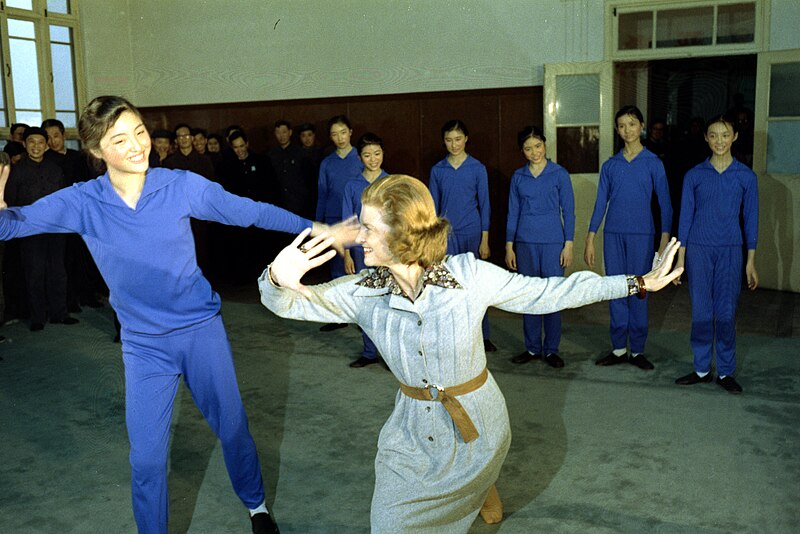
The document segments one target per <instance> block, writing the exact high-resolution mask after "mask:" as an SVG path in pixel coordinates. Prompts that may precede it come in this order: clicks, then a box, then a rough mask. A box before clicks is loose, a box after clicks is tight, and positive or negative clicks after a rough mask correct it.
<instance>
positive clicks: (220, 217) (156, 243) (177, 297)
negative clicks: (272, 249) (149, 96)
mask: <svg viewBox="0 0 800 534" xmlns="http://www.w3.org/2000/svg"><path fill="white" fill-rule="evenodd" d="M79 132H80V136H81V142H82V143H83V146H84V148H85V149H86V150H87V151H88V152H89V153H90V154H91V155H92V156H93V157H95V158H97V159H99V160H102V161H103V162H104V163H105V165H106V167H107V168H108V171H107V172H106V173H105V174H103V175H102V176H100V177H98V178H96V179H94V180H89V181H87V182H83V183H78V184H75V185H73V186H72V187H68V188H65V189H61V190H59V191H57V192H55V193H53V194H51V195H48V196H46V197H44V198H42V199H41V200H39V201H38V202H35V203H34V204H32V205H30V206H25V207H21V208H13V207H12V208H8V209H2V210H0V239H3V240H6V239H13V238H15V237H24V236H29V235H36V234H42V233H77V234H79V235H80V236H81V237H82V238H83V240H84V241H85V242H86V245H87V246H88V248H89V250H90V251H91V253H92V256H93V257H94V260H95V262H96V263H97V266H98V268H99V269H100V272H101V273H102V275H103V278H104V279H105V281H106V283H107V284H108V287H109V290H110V294H109V301H110V303H111V305H112V306H113V308H114V310H115V311H116V312H117V314H118V315H119V320H120V322H121V323H122V332H121V337H122V353H123V361H124V365H125V420H126V425H127V429H128V438H129V440H130V447H131V449H130V463H131V485H132V497H133V514H134V517H135V519H136V523H137V526H138V528H139V532H140V533H147V534H149V533H166V532H167V508H168V502H169V498H168V496H167V455H168V445H169V434H170V432H169V430H170V420H171V418H172V409H173V403H174V399H175V392H176V391H177V388H178V384H179V382H180V379H181V377H183V379H184V381H185V382H186V385H187V386H188V388H189V390H190V391H191V393H192V398H193V399H194V401H195V403H196V404H197V406H198V408H199V409H200V411H201V412H202V413H203V416H204V417H205V418H206V421H208V424H209V426H211V428H212V429H213V430H214V433H215V434H216V435H217V437H218V438H219V439H220V442H221V444H222V452H223V456H224V458H225V465H226V466H227V468H228V474H229V476H230V479H231V483H232V484H233V488H234V490H235V491H236V494H237V495H238V496H239V498H240V499H241V501H242V503H244V505H245V506H246V507H247V508H249V509H250V515H251V521H252V526H253V531H254V532H277V526H275V523H274V521H273V520H272V518H271V517H270V515H269V514H268V512H267V509H266V506H265V501H264V484H263V482H262V479H261V465H260V463H259V460H258V453H257V451H256V446H255V443H254V441H253V438H252V436H251V435H250V431H249V429H248V424H247V416H246V414H245V411H244V407H243V405H242V401H241V398H240V395H239V388H238V385H237V383H236V373H235V370H234V365H233V358H232V354H231V348H230V345H229V343H228V338H227V335H226V333H225V328H224V326H223V323H222V318H221V316H220V299H219V295H218V294H217V293H216V292H214V290H213V289H211V286H210V285H209V283H208V281H207V280H206V279H205V278H204V277H203V274H202V272H201V271H200V269H199V268H198V266H197V260H196V258H195V246H194V240H193V238H192V233H191V227H190V218H195V219H199V220H205V221H214V222H219V223H222V224H232V225H237V226H251V225H253V226H257V227H259V228H264V229H269V230H278V231H283V232H299V231H303V230H304V229H309V228H313V230H312V232H313V233H318V232H320V231H321V229H324V228H325V225H319V224H318V223H311V222H310V221H308V220H305V219H302V218H301V217H298V216H297V215H294V214H292V213H289V212H287V211H285V210H282V209H280V208H277V207H275V206H272V205H270V204H264V203H259V202H254V201H252V200H249V199H245V198H241V197H237V196H234V195H231V194H229V193H227V192H225V190H224V189H223V188H222V187H221V186H220V185H219V184H217V183H214V182H210V181H208V180H206V179H205V178H203V177H201V176H199V175H197V174H194V173H191V172H188V171H182V170H168V169H163V168H155V169H150V168H148V167H149V165H148V156H149V154H150V149H151V141H150V136H149V134H148V132H147V129H146V128H145V125H144V122H143V120H142V117H141V115H140V113H139V111H138V110H137V109H136V108H135V107H134V106H133V105H132V104H130V103H129V102H128V101H126V100H124V99H123V98H120V97H115V96H103V97H98V98H95V99H94V100H92V102H90V103H89V105H88V106H87V108H86V109H85V110H84V112H83V114H82V115H81V118H80V122H79ZM7 179H8V167H3V168H2V171H1V172H0V208H5V207H6V206H5V202H4V191H5V186H6V181H7ZM312 224H313V226H312ZM334 231H335V232H336V233H337V235H338V236H339V237H340V238H342V239H344V240H345V241H347V238H346V237H345V234H346V231H344V230H343V227H342V226H339V227H337V228H336V229H335V230H334Z"/></svg>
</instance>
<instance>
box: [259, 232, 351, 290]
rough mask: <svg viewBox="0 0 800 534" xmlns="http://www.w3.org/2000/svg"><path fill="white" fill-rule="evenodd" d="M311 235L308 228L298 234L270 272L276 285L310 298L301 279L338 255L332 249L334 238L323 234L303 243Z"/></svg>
mask: <svg viewBox="0 0 800 534" xmlns="http://www.w3.org/2000/svg"><path fill="white" fill-rule="evenodd" d="M310 233H311V229H310V228H306V229H305V230H303V231H302V232H301V233H300V234H298V236H297V237H295V238H294V240H293V241H292V243H291V244H290V245H289V246H287V247H286V248H284V249H283V250H281V251H280V252H279V253H278V255H277V256H276V257H275V260H274V261H273V262H272V265H271V266H270V271H269V272H270V277H271V278H272V281H273V282H274V283H275V284H276V285H279V286H281V287H285V288H288V289H293V290H295V291H298V292H300V293H302V294H303V295H306V296H310V295H311V292H310V291H309V289H308V288H307V287H306V286H304V285H303V284H301V283H300V279H301V278H303V275H305V274H306V273H307V272H308V271H310V270H311V269H313V268H314V267H319V266H320V265H322V264H323V263H325V262H326V261H328V260H329V259H331V258H333V257H334V256H335V255H336V251H335V250H331V249H330V246H331V245H333V242H334V238H333V236H331V235H329V234H328V233H327V232H323V233H321V234H319V235H317V236H315V237H312V238H311V239H309V240H308V241H307V242H305V243H303V240H304V239H305V238H306V237H307V236H308V234H310ZM326 250H327V252H326Z"/></svg>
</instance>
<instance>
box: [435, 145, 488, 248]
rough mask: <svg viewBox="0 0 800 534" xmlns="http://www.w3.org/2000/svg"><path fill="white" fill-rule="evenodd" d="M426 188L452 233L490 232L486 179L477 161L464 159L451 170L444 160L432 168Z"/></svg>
mask: <svg viewBox="0 0 800 534" xmlns="http://www.w3.org/2000/svg"><path fill="white" fill-rule="evenodd" d="M428 187H429V188H430V191H431V195H432V196H433V203H434V204H435V205H436V213H438V214H439V216H441V217H446V218H447V220H449V221H450V225H451V226H452V228H453V233H454V234H462V235H474V234H480V233H481V232H488V231H489V220H490V215H491V212H490V210H489V176H488V175H487V174H486V167H484V166H483V164H482V163H481V162H480V161H478V160H477V159H475V158H473V157H472V156H467V159H465V160H464V162H463V163H462V164H461V166H460V167H459V168H458V169H454V168H453V166H452V165H450V162H449V161H447V158H444V159H443V160H442V161H440V162H439V163H437V164H436V165H434V166H433V168H432V169H431V177H430V182H429V184H428Z"/></svg>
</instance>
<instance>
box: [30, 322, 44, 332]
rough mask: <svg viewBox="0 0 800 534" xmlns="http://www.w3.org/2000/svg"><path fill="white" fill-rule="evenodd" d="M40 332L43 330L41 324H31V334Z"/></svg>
mask: <svg viewBox="0 0 800 534" xmlns="http://www.w3.org/2000/svg"><path fill="white" fill-rule="evenodd" d="M42 330H44V325H43V324H42V323H31V332H41V331H42Z"/></svg>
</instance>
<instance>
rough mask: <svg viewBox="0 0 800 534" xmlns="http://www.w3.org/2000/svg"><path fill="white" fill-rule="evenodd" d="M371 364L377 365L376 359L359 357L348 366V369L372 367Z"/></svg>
mask: <svg viewBox="0 0 800 534" xmlns="http://www.w3.org/2000/svg"><path fill="white" fill-rule="evenodd" d="M373 363H378V358H367V357H366V356H361V357H360V358H358V359H357V360H356V361H354V362H352V363H351V364H350V367H352V368H354V369H358V368H360V367H366V366H367V365H372V364H373Z"/></svg>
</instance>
